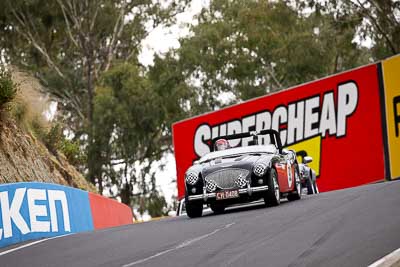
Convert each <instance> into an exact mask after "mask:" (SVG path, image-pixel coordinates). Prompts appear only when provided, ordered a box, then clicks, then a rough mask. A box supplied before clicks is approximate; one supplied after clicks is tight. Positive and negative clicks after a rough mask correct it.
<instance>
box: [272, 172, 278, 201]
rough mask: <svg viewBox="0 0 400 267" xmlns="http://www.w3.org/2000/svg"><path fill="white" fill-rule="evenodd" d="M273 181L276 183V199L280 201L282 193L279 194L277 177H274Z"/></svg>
mask: <svg viewBox="0 0 400 267" xmlns="http://www.w3.org/2000/svg"><path fill="white" fill-rule="evenodd" d="M272 180H273V182H274V192H275V198H276V200H279V198H280V192H279V184H278V182H277V181H276V176H273V177H272Z"/></svg>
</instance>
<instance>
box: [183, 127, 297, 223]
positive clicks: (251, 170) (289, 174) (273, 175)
mask: <svg viewBox="0 0 400 267" xmlns="http://www.w3.org/2000/svg"><path fill="white" fill-rule="evenodd" d="M260 135H267V136H269V138H270V144H269V145H258V137H259V136H260ZM239 138H250V139H251V138H252V139H253V140H252V141H251V142H252V143H253V145H250V146H245V147H234V148H230V147H229V142H228V141H229V140H233V139H239ZM211 145H212V147H213V148H214V149H215V150H216V151H213V152H210V153H208V154H206V155H204V156H203V157H201V158H200V159H199V160H198V161H197V162H195V164H194V165H193V166H191V167H190V168H189V169H188V170H187V171H186V174H185V185H186V195H185V202H186V212H187V215H188V216H189V217H191V218H194V217H200V216H201V215H202V213H203V205H204V204H207V205H209V206H210V208H211V209H212V211H214V213H222V212H223V211H224V210H225V208H226V207H227V206H229V205H232V204H236V203H241V202H251V201H255V200H259V199H264V201H265V204H266V205H267V206H277V205H279V204H280V200H281V197H287V199H288V200H289V201H293V200H298V199H300V198H301V181H300V172H299V171H300V170H299V167H298V163H297V159H296V153H295V152H294V151H293V150H284V149H283V148H282V143H281V140H280V136H279V133H278V132H277V131H275V130H263V131H261V132H259V133H257V132H251V133H242V134H233V135H228V136H224V137H219V138H216V139H213V140H212V142H211Z"/></svg>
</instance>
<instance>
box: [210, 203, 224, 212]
mask: <svg viewBox="0 0 400 267" xmlns="http://www.w3.org/2000/svg"><path fill="white" fill-rule="evenodd" d="M210 208H211V210H212V211H213V212H214V213H215V214H221V213H224V211H225V206H223V205H221V204H218V203H213V204H210Z"/></svg>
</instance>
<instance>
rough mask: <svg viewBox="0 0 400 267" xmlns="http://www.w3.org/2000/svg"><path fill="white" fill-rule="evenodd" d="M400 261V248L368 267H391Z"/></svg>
mask: <svg viewBox="0 0 400 267" xmlns="http://www.w3.org/2000/svg"><path fill="white" fill-rule="evenodd" d="M396 263H397V264H399V263H400V248H399V249H397V250H395V251H393V252H392V253H390V254H388V255H386V256H385V257H383V258H382V259H379V260H377V261H376V262H374V263H372V264H371V265H369V266H368V267H390V266H397V265H395V264H396Z"/></svg>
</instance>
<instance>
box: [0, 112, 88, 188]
mask: <svg viewBox="0 0 400 267" xmlns="http://www.w3.org/2000/svg"><path fill="white" fill-rule="evenodd" d="M33 181H36V182H47V183H57V184H62V185H68V186H73V187H77V188H81V189H84V190H88V191H95V188H94V187H93V186H92V185H90V184H89V183H88V182H87V181H86V179H85V178H84V177H83V176H82V174H80V173H79V172H78V171H77V170H76V169H75V168H74V167H73V166H71V165H70V164H69V163H68V161H67V160H66V158H65V157H64V156H63V155H62V154H59V155H57V156H55V155H53V154H51V153H50V152H49V151H48V150H47V148H46V147H45V146H44V145H43V144H42V143H41V142H40V141H38V140H37V139H36V138H35V137H33V136H32V135H30V134H28V133H25V132H23V131H22V130H21V129H19V128H18V127H17V126H16V124H15V123H14V122H13V121H12V120H9V119H4V118H3V119H2V120H1V121H0V183H14V182H33Z"/></svg>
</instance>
